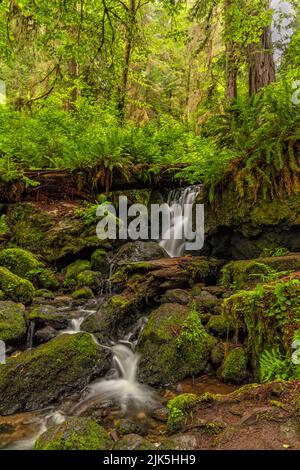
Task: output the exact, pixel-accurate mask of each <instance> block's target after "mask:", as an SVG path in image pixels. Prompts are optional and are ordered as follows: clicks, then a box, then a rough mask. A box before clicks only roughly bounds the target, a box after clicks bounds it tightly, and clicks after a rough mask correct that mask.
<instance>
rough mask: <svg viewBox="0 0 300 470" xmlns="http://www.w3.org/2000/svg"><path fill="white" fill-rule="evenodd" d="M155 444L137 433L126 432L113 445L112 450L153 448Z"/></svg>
mask: <svg viewBox="0 0 300 470" xmlns="http://www.w3.org/2000/svg"><path fill="white" fill-rule="evenodd" d="M155 449H156V447H155V445H154V444H153V443H152V442H150V441H149V440H148V439H145V438H144V437H141V436H139V435H138V434H127V436H124V437H122V439H120V440H119V441H118V442H117V443H116V444H115V445H114V450H155Z"/></svg>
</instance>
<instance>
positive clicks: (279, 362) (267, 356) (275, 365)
mask: <svg viewBox="0 0 300 470" xmlns="http://www.w3.org/2000/svg"><path fill="white" fill-rule="evenodd" d="M292 375H293V366H292V363H291V360H290V359H288V358H286V357H284V356H282V354H281V353H280V351H279V349H278V348H273V349H271V350H270V351H267V350H265V351H263V353H262V354H261V357H260V378H261V381H262V382H268V381H270V380H274V379H275V380H276V379H282V380H288V379H289V378H291V376H292Z"/></svg>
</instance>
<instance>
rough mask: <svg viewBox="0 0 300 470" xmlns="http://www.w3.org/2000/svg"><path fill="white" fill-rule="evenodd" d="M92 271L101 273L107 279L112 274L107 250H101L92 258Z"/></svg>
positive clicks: (95, 252)
mask: <svg viewBox="0 0 300 470" xmlns="http://www.w3.org/2000/svg"><path fill="white" fill-rule="evenodd" d="M91 269H92V270H93V271H98V272H100V273H101V274H102V275H103V276H104V277H105V278H106V277H108V275H109V272H110V261H109V258H108V256H107V253H106V251H105V250H102V249H101V248H99V249H98V250H96V251H94V253H93V254H92V256H91Z"/></svg>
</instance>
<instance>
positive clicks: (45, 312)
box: [28, 305, 69, 330]
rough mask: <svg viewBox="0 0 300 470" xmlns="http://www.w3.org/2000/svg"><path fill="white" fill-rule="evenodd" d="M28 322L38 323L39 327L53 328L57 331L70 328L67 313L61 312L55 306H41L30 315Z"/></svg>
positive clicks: (35, 308)
mask: <svg viewBox="0 0 300 470" xmlns="http://www.w3.org/2000/svg"><path fill="white" fill-rule="evenodd" d="M28 320H30V321H34V322H36V324H37V326H38V327H40V326H42V327H44V326H51V327H52V328H55V329H56V330H63V329H64V328H67V327H68V324H69V318H68V316H67V315H66V313H65V312H63V311H59V310H58V309H57V308H56V307H54V306H53V305H39V306H37V307H34V308H33V309H32V310H31V311H30V312H29V313H28Z"/></svg>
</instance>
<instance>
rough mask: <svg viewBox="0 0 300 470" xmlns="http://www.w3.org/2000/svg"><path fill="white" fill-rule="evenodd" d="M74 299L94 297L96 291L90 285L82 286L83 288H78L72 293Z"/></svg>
mask: <svg viewBox="0 0 300 470" xmlns="http://www.w3.org/2000/svg"><path fill="white" fill-rule="evenodd" d="M71 296H72V298H73V299H74V300H78V299H92V298H93V297H94V293H93V291H92V289H90V287H81V289H77V290H75V291H74V292H72V294H71Z"/></svg>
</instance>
